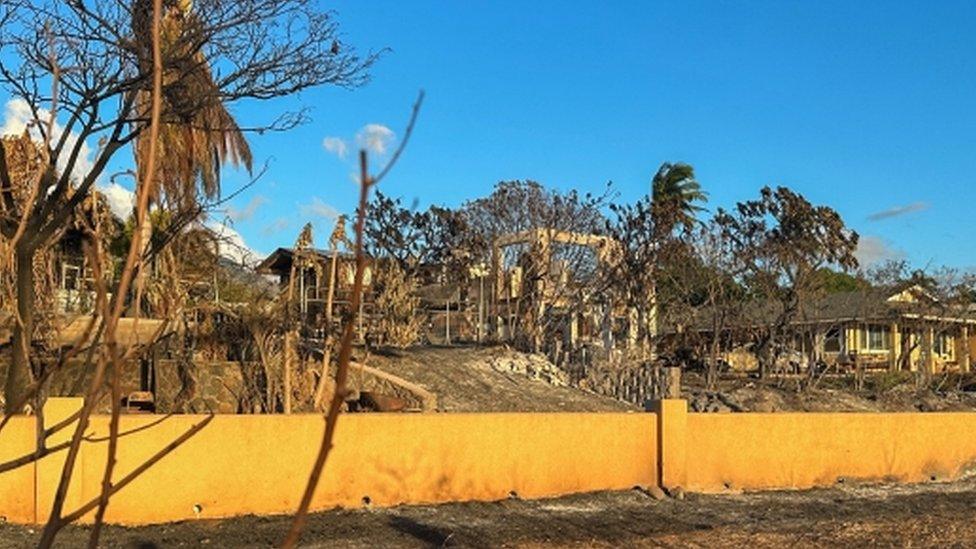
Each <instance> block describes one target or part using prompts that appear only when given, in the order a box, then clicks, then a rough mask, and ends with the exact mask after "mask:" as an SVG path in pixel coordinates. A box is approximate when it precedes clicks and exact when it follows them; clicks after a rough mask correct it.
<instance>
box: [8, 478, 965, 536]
mask: <svg viewBox="0 0 976 549" xmlns="http://www.w3.org/2000/svg"><path fill="white" fill-rule="evenodd" d="M974 516H976V480H965V481H959V482H955V483H945V484H943V483H932V484H923V485H913V486H899V485H871V486H841V487H838V488H831V489H818V490H809V491H793V492H764V493H752V494H738V495H696V494H688V495H687V496H685V498H684V499H683V500H678V499H673V498H667V499H664V500H661V501H658V500H655V499H654V498H652V497H651V496H649V495H647V494H646V493H644V492H642V491H639V490H630V491H622V492H597V493H590V494H580V495H574V496H566V497H561V498H556V499H546V500H535V501H523V500H515V499H512V500H505V501H498V502H487V503H485V502H477V503H451V504H446V505H438V506H401V507H394V508H389V509H360V510H336V511H329V512H324V513H318V514H315V515H312V516H311V517H310V520H309V524H308V528H307V529H306V534H305V536H304V539H303V542H304V546H305V547H322V548H324V547H357V548H358V547H363V548H365V547H444V546H446V547H524V548H531V547H618V546H631V547H784V546H793V547H838V546H848V547H851V546H857V547H859V546H866V545H871V546H882V547H895V546H898V547H908V546H916V547H917V546H921V547H935V546H939V547H972V546H976V521H974V520H973V518H974ZM288 525H289V518H288V517H241V518H235V519H228V520H201V521H191V522H183V523H175V524H165V525H158V526H148V527H140V528H121V527H109V528H107V529H106V530H105V532H104V534H103V535H104V537H103V545H105V546H107V547H132V548H150V547H201V546H210V547H271V546H273V545H274V544H275V543H276V542H277V541H279V540H280V539H281V537H282V536H283V535H284V533H285V531H286V530H287V527H288ZM87 535H88V529H87V528H85V527H74V526H72V527H68V528H67V529H66V530H65V531H64V532H62V534H61V537H60V538H59V542H60V546H63V547H77V546H84V543H85V541H86V539H87ZM36 540H37V532H36V531H34V530H33V529H29V528H26V527H23V526H15V525H9V524H2V525H0V548H3V549H6V548H19V547H30V546H32V545H33V544H34V543H35V542H36Z"/></svg>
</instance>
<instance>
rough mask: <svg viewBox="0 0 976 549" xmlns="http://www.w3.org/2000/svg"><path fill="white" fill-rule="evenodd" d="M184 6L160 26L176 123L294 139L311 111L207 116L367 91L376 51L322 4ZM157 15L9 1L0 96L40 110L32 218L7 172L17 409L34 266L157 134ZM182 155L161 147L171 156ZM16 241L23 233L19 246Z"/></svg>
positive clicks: (169, 9) (12, 391)
mask: <svg viewBox="0 0 976 549" xmlns="http://www.w3.org/2000/svg"><path fill="white" fill-rule="evenodd" d="M187 4H188V3H186V4H183V3H176V2H165V3H164V11H165V13H164V16H165V17H166V18H167V20H172V19H183V20H184V22H183V23H182V24H172V25H167V26H166V28H165V29H164V31H165V33H166V36H164V39H165V44H166V51H165V52H164V56H163V57H164V62H165V66H164V71H163V74H164V79H163V83H162V95H163V98H164V105H163V108H162V109H161V113H160V119H161V124H162V125H165V126H167V127H170V126H173V125H186V124H187V123H190V124H191V125H193V128H192V129H194V130H202V131H205V132H211V133H212V132H216V133H225V134H228V135H229V134H230V133H233V132H248V131H275V130H283V129H288V128H291V127H294V126H295V125H296V124H298V123H300V122H302V121H303V120H305V119H306V113H304V112H291V113H284V114H282V115H280V116H279V117H277V118H275V119H273V120H268V121H262V122H259V123H257V124H255V125H252V126H243V127H241V126H236V125H235V126H233V127H226V126H222V124H225V123H226V122H227V119H226V118H225V117H222V116H210V115H207V114H206V113H214V112H218V111H214V105H215V104H218V103H219V104H220V105H226V106H232V105H234V104H236V103H239V102H245V101H248V100H268V99H274V98H276V97H281V96H285V95H289V94H293V93H295V92H298V91H301V90H303V89H306V88H310V87H313V86H318V85H322V84H334V85H339V86H345V87H353V86H358V85H360V84H362V83H364V82H365V81H366V79H367V70H368V69H369V67H370V66H371V65H372V64H373V63H374V61H375V60H376V54H372V53H371V54H367V55H365V56H360V55H359V54H357V53H356V52H355V50H354V49H353V48H352V47H350V46H348V45H346V44H343V43H342V41H341V39H340V35H339V30H338V26H337V23H336V21H335V17H334V15H333V14H332V13H331V12H326V11H322V10H321V9H320V8H319V7H318V4H317V3H316V2H314V1H313V0H281V1H279V0H234V1H230V0H199V1H197V2H194V3H193V6H192V16H188V14H187V13H184V12H182V10H183V8H184V7H186V6H187ZM151 6H152V2H150V1H149V0H137V1H128V0H106V1H99V2H85V1H78V2H60V1H55V0H39V1H31V2H25V1H20V0H2V1H0V19H2V20H3V22H4V24H3V29H4V32H3V33H0V87H2V88H3V89H4V91H5V92H7V93H8V95H10V96H11V97H12V98H14V99H18V100H23V101H24V103H25V105H26V106H27V107H28V109H29V110H30V112H31V118H32V121H31V125H32V128H33V130H32V131H34V132H36V133H37V134H38V136H39V137H40V138H41V139H40V142H41V143H43V144H44V151H43V153H44V159H45V161H44V168H43V170H42V171H41V173H40V177H39V178H38V181H37V182H36V184H35V185H34V186H33V188H32V189H31V196H32V197H33V198H34V199H33V200H31V201H30V202H29V205H28V207H25V208H23V209H19V208H18V207H17V205H16V204H15V203H14V201H13V199H12V194H11V192H12V191H11V189H12V183H11V179H10V174H9V170H8V168H7V166H5V165H0V188H2V189H3V192H2V196H0V198H2V199H3V201H4V204H5V212H4V215H3V217H2V219H0V234H3V235H4V237H5V238H7V239H11V240H15V241H16V242H15V244H14V245H13V246H12V247H13V252H12V255H13V260H14V263H15V265H16V268H17V269H18V275H19V276H18V277H17V283H18V284H17V293H16V298H17V305H18V313H19V315H18V316H19V319H20V321H19V322H18V323H16V325H15V327H14V340H15V344H14V357H13V365H12V367H11V368H10V369H9V371H8V375H7V380H6V385H5V394H6V397H7V403H8V406H9V405H12V404H16V403H18V402H21V401H22V400H23V396H24V391H25V388H26V387H27V386H28V384H29V383H30V379H31V374H30V356H29V341H27V340H29V338H30V334H31V333H32V330H31V329H30V328H31V325H32V323H33V315H32V310H33V307H32V303H33V300H34V299H35V295H34V293H33V273H32V272H30V269H29V268H27V266H28V265H31V264H32V259H33V257H34V256H36V255H37V253H38V251H39V250H41V249H43V248H44V247H45V246H47V245H49V243H50V242H51V240H52V238H53V236H54V235H55V233H56V232H57V231H58V230H59V228H60V227H63V226H64V224H65V223H66V221H67V219H68V218H69V217H70V215H71V212H72V211H73V210H74V209H75V208H76V207H77V206H78V205H79V204H81V203H82V202H83V201H84V200H85V199H86V197H87V196H89V193H90V191H91V189H92V188H93V186H94V184H95V182H96V181H97V180H98V179H99V177H100V176H101V175H102V174H103V172H104V171H105V168H106V166H107V165H108V164H109V161H110V160H111V159H113V158H115V156H116V154H117V153H118V152H119V151H120V150H123V149H124V148H126V147H127V146H130V145H131V144H133V143H134V142H135V141H136V140H137V139H138V137H139V136H140V134H141V133H142V132H144V131H145V130H146V128H148V127H149V118H150V116H149V109H147V108H145V105H146V101H145V99H144V98H145V97H146V90H148V89H150V87H151V85H152V80H153V76H152V75H153V71H152V63H151V62H149V61H147V60H148V59H151V57H150V54H151V51H152V48H151V47H150V40H149V35H150V33H149V32H148V30H149V28H150V25H149V23H148V22H149V21H150V19H151V15H152V13H153V10H152V8H151ZM164 23H165V21H164ZM205 77H206V78H205ZM52 81H54V82H57V84H58V85H57V86H54V87H52V86H51V84H52ZM140 98H143V99H140ZM47 105H52V107H51V108H48V107H46V106H47ZM224 112H226V111H224ZM201 124H202V125H203V126H202V127H200V126H199V125H201ZM92 142H97V143H98V147H97V150H96V151H95V155H94V159H93V162H92V164H91V166H90V168H87V169H83V167H84V166H85V164H84V162H83V159H82V156H83V153H84V150H83V149H84V147H85V144H86V143H92ZM211 143H212V146H215V147H218V149H219V150H221V151H225V150H228V148H227V147H230V145H229V143H228V142H227V141H221V140H219V139H217V140H213V141H211ZM201 146H202V145H201ZM187 152H188V153H189V151H187ZM238 152H240V149H239V148H238ZM179 154H182V153H179V151H172V150H170V151H165V155H164V157H163V158H164V159H165V158H168V157H173V156H177V155H179ZM234 154H236V153H234ZM3 157H4V155H2V154H0V159H2V158H3ZM82 172H84V173H82ZM211 173H212V172H211ZM201 178H203V179H201ZM189 179H190V181H192V183H193V184H194V185H196V184H197V183H201V184H202V185H203V187H201V188H203V189H204V191H205V192H206V190H207V189H206V186H207V185H212V184H214V183H215V182H214V181H213V180H212V179H207V177H206V175H205V174H204V173H201V172H195V173H191V174H190V178H189ZM183 180H184V181H185V180H186V178H184V179H183ZM182 196H184V197H188V196H195V194H194V195H190V194H188V193H185V192H184V193H183V195H182ZM21 220H23V223H21V222H20V221H21ZM20 227H23V228H20ZM18 233H20V234H21V235H23V237H22V238H17V239H14V236H15V235H17V234H18Z"/></svg>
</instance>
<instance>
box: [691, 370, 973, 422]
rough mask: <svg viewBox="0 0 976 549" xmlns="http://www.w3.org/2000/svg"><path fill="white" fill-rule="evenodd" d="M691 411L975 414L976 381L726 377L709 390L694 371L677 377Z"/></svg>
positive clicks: (890, 376) (903, 375) (961, 377)
mask: <svg viewBox="0 0 976 549" xmlns="http://www.w3.org/2000/svg"><path fill="white" fill-rule="evenodd" d="M682 393H683V395H682V396H684V397H685V398H686V399H688V406H689V408H690V409H691V410H692V411H695V412H941V411H973V410H976V377H974V376H973V375H972V374H936V375H935V376H934V377H933V378H932V379H930V380H927V382H926V383H920V382H919V380H918V379H916V377H915V374H913V373H911V372H896V373H890V372H873V373H869V374H867V375H865V377H864V380H863V382H862V383H861V384H860V387H858V386H857V385H856V384H855V381H854V378H853V376H830V377H824V378H822V379H819V380H817V381H816V382H815V383H813V384H811V383H810V382H809V381H808V380H807V378H806V376H805V375H799V376H792V377H790V376H784V377H778V378H769V379H758V378H756V377H753V376H747V375H725V376H723V377H722V378H721V379H719V381H718V383H717V385H716V387H714V388H712V389H708V388H706V387H705V380H704V378H703V376H702V375H700V374H698V373H697V372H687V373H685V374H684V375H683V376H682Z"/></svg>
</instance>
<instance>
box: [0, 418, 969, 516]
mask: <svg viewBox="0 0 976 549" xmlns="http://www.w3.org/2000/svg"><path fill="white" fill-rule="evenodd" d="M78 402H79V399H51V400H50V401H49V403H48V406H47V407H46V408H45V419H46V421H47V422H48V424H49V425H52V424H54V423H56V422H58V421H60V420H61V419H63V418H66V417H68V416H69V415H70V414H71V413H72V412H73V411H74V410H75V409H77V405H78ZM206 418H207V417H206V416H199V415H195V416H149V415H147V416H136V415H133V416H124V417H123V418H122V422H121V423H122V433H123V437H122V438H121V439H120V443H119V454H118V460H119V465H118V467H117V474H116V475H115V479H119V478H122V477H123V476H124V475H126V474H128V473H129V472H130V471H132V470H133V469H135V468H136V467H138V466H140V464H142V463H143V462H145V461H146V460H147V459H149V458H150V457H151V456H153V455H154V454H156V453H157V452H159V451H160V450H161V449H163V448H164V447H166V446H167V445H168V444H170V443H171V442H172V441H174V440H176V439H178V438H179V437H180V436H181V435H183V434H184V433H186V432H188V431H190V430H191V429H192V428H193V426H194V425H198V424H200V422H202V421H204V420H206ZM323 427H324V422H323V420H322V418H321V417H320V416H315V415H292V416H283V415H250V416H245V415H218V416H214V417H213V418H212V419H210V420H209V423H207V424H206V425H205V426H204V427H203V428H202V429H201V430H200V431H199V432H198V433H197V434H196V435H194V436H193V437H192V438H190V439H189V440H188V441H187V442H185V443H184V444H183V445H181V446H179V447H178V448H176V449H175V450H174V451H173V452H172V453H170V454H168V455H166V456H165V457H164V458H162V459H161V460H160V461H159V462H158V463H156V464H155V465H153V466H152V467H150V468H149V469H148V470H147V471H146V472H145V473H144V474H142V475H141V476H139V477H137V478H136V480H134V481H133V482H132V483H131V484H130V485H128V486H125V487H124V488H123V489H122V490H121V491H120V492H119V493H118V494H117V495H115V496H114V497H113V498H112V501H111V505H110V506H109V509H108V513H107V516H106V519H107V520H108V521H109V522H112V523H122V524H137V523H152V522H166V521H173V520H181V519H192V518H195V517H201V518H213V517H225V516H232V515H240V514H248V513H253V514H274V513H290V512H292V511H293V510H294V509H295V508H296V507H297V505H298V500H299V498H300V496H301V493H302V490H303V488H304V485H305V481H306V479H307V475H308V471H309V469H310V467H311V462H312V459H313V457H314V455H315V452H316V451H317V448H318V443H319V440H320V437H321V434H322V429H323ZM974 427H976V413H892V414H876V413H857V414H851V413H782V414H780V413H775V414H756V413H745V414H689V413H688V412H687V403H686V402H685V401H683V400H665V401H661V402H658V403H657V406H656V410H655V412H654V413H630V414H627V413H620V414H617V413H579V414H576V413H565V414H564V413H548V414H522V413H511V414H504V413H503V414H348V415H345V416H343V417H342V419H341V421H340V423H339V428H338V431H337V435H336V441H335V451H334V453H333V454H332V456H331V457H330V459H329V462H328V465H327V467H326V471H325V475H324V478H323V482H322V484H321V485H320V487H319V489H318V492H317V493H316V495H315V499H314V500H313V508H314V509H326V508H331V507H335V506H343V507H358V506H361V505H362V504H363V498H366V497H368V498H369V500H370V503H371V504H372V505H381V506H383V505H394V504H398V503H433V502H446V501H465V500H497V499H503V498H506V497H508V496H509V494H510V493H511V492H515V493H517V494H518V495H519V496H521V497H526V498H536V497H544V496H556V495H561V494H567V493H573V492H583V491H592V490H612V489H628V488H631V487H633V486H635V485H641V486H647V485H653V484H661V485H663V486H665V487H676V486H681V487H683V488H684V489H686V490H691V491H699V492H722V491H729V490H732V491H738V490H762V489H773V488H780V489H781V488H808V487H812V486H821V485H832V484H834V483H836V482H838V480H839V479H844V480H856V479H863V480H887V481H903V482H915V481H927V480H931V479H933V478H934V479H936V480H945V479H950V478H954V477H957V476H959V475H961V474H963V473H965V472H967V471H968V470H969V469H970V467H972V465H973V464H974V463H976V437H973V436H972V433H973V432H974V430H976V429H974ZM107 432H108V417H107V416H95V417H93V418H92V424H91V427H90V429H89V430H88V436H87V442H86V443H85V444H84V445H83V451H82V452H81V455H80V457H79V461H78V465H77V469H76V475H75V478H74V481H73V483H72V485H71V490H70V491H69V497H68V503H67V505H66V510H68V511H71V510H73V509H77V508H78V507H80V506H81V505H83V504H84V503H85V502H87V501H89V500H91V499H93V498H95V497H96V496H97V494H98V491H99V486H100V482H101V475H102V470H103V467H104V464H105V450H106V446H107V443H106V440H105V436H106V434H107ZM69 435H70V429H68V430H65V431H62V432H60V433H58V434H56V435H55V436H53V437H51V438H50V439H49V441H48V445H49V446H54V445H57V444H59V443H63V442H64V441H65V440H67V437H68V436H69ZM33 441H34V420H33V418H25V417H16V418H14V419H13V420H12V421H11V422H10V424H9V425H8V426H7V427H6V428H5V429H4V430H3V431H2V432H0V460H3V461H6V460H8V459H11V458H13V457H17V456H21V455H24V454H26V453H28V452H30V450H31V448H32V444H33ZM63 459H64V452H59V453H55V454H53V455H51V456H48V457H46V458H44V459H42V460H41V461H39V462H38V463H36V464H29V465H25V466H23V467H20V468H18V469H15V470H12V471H8V472H5V473H0V515H2V516H5V517H6V518H7V520H10V521H14V522H43V521H44V520H45V519H46V514H47V513H48V510H49V509H50V506H51V498H52V496H53V493H54V489H55V486H56V484H57V482H58V479H59V477H60V474H61V467H62V464H63Z"/></svg>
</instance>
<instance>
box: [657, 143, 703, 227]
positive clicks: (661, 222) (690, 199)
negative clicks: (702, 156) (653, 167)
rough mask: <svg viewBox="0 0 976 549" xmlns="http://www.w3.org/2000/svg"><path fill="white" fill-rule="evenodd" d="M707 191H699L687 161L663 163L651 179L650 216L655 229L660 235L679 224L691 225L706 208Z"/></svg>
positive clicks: (693, 171) (699, 185) (693, 173)
mask: <svg viewBox="0 0 976 549" xmlns="http://www.w3.org/2000/svg"><path fill="white" fill-rule="evenodd" d="M706 200H708V194H707V193H705V192H704V191H702V190H701V184H699V183H698V180H697V179H695V169H694V168H693V167H691V165H690V164H685V163H683V162H676V163H674V164H672V163H670V162H665V163H664V164H661V167H660V168H658V170H657V173H656V174H654V178H653V179H651V215H652V216H653V217H654V228H655V232H656V233H657V234H658V235H660V236H661V237H666V236H667V235H670V234H671V233H672V232H673V231H674V229H675V228H676V227H678V226H679V225H681V226H684V227H690V226H692V225H693V224H694V223H695V221H696V216H697V214H698V213H699V212H702V211H704V210H705V208H703V207H701V206H699V205H697V204H696V202H705V201H706Z"/></svg>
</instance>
